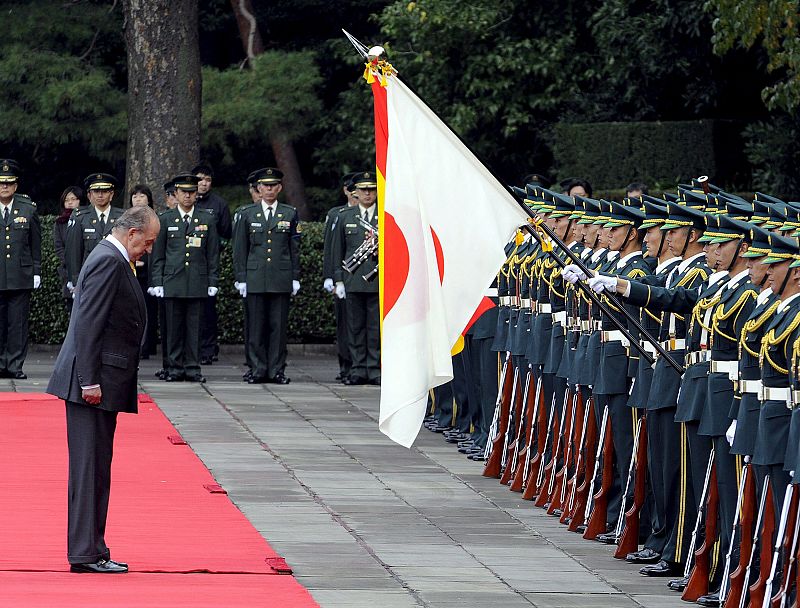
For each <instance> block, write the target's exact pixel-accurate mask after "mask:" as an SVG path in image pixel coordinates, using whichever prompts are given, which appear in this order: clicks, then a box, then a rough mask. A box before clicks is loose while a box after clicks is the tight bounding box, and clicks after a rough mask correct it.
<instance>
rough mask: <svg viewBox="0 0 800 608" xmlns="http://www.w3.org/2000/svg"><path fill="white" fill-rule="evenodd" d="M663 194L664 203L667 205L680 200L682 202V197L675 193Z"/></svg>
mask: <svg viewBox="0 0 800 608" xmlns="http://www.w3.org/2000/svg"><path fill="white" fill-rule="evenodd" d="M661 194H662V196H663V197H664V202H666V203H677V202H678V200H680V197H679V196H678V195H677V194H675V193H674V192H662V193H661Z"/></svg>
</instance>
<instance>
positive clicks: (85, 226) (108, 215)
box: [64, 205, 123, 285]
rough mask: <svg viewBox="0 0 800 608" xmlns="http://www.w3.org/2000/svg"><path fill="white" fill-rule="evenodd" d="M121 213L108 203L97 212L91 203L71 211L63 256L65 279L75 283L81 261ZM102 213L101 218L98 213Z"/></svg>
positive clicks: (81, 265)
mask: <svg viewBox="0 0 800 608" xmlns="http://www.w3.org/2000/svg"><path fill="white" fill-rule="evenodd" d="M122 213H123V211H122V209H120V208H119V207H114V206H112V205H109V206H108V207H107V208H106V209H105V210H104V211H102V212H99V211H98V210H97V208H96V207H94V206H93V205H88V206H86V207H80V208H78V209H75V211H73V212H72V217H70V219H69V228H67V243H66V247H65V248H64V256H65V258H66V262H67V280H68V281H69V282H70V283H72V284H73V285H74V284H75V281H77V279H78V275H79V274H80V272H81V268H83V263H84V262H85V261H86V258H87V257H89V254H90V253H91V252H92V251H93V250H94V248H95V247H97V244H98V243H99V242H100V241H102V240H103V239H104V238H106V237H107V236H108V235H109V234H111V229H112V228H114V222H116V221H117V219H118V218H119V216H121V215H122ZM101 214H102V215H103V217H102V219H101V217H100V215H101Z"/></svg>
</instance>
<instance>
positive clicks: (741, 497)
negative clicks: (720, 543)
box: [719, 464, 750, 605]
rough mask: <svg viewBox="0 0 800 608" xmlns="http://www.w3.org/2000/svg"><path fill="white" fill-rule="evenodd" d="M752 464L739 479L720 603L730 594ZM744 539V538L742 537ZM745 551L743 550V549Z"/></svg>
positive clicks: (720, 589) (747, 465) (743, 471)
mask: <svg viewBox="0 0 800 608" xmlns="http://www.w3.org/2000/svg"><path fill="white" fill-rule="evenodd" d="M749 472H750V465H749V464H745V466H744V468H743V469H742V478H741V479H740V480H739V492H738V494H737V496H736V511H735V512H734V514H733V529H732V530H731V542H730V543H729V544H728V552H727V553H726V554H725V568H724V569H723V571H722V584H721V585H720V588H719V603H720V605H723V604H724V603H725V598H726V597H727V596H728V588H729V587H728V577H730V574H731V562H732V560H733V547H734V546H735V545H736V542H735V541H736V528H737V527H738V525H739V514H740V513H741V511H742V508H743V506H744V496H745V487H746V486H747V482H748V473H749ZM742 540H744V539H743V538H742ZM742 553H743V551H742Z"/></svg>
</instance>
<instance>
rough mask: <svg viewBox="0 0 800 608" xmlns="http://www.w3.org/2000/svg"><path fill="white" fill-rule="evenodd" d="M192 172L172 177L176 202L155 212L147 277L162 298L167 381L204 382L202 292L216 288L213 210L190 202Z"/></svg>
mask: <svg viewBox="0 0 800 608" xmlns="http://www.w3.org/2000/svg"><path fill="white" fill-rule="evenodd" d="M198 181H199V179H198V177H197V176H196V175H192V174H188V173H186V174H181V175H178V176H177V177H175V179H174V180H173V185H174V187H175V197H176V198H177V199H178V206H177V207H175V208H174V209H170V210H168V211H165V212H164V213H162V214H161V216H160V217H159V221H160V222H161V231H160V232H159V234H158V238H157V239H156V242H155V244H154V245H153V253H152V256H151V259H152V269H151V276H152V278H151V281H152V283H153V293H154V295H155V296H156V297H159V298H164V308H165V317H166V318H165V320H166V324H165V325H166V326H165V327H164V328H163V330H164V331H166V333H167V361H166V363H167V367H166V371H167V374H166V377H165V378H164V379H165V380H166V381H167V382H176V381H180V380H188V381H190V382H205V378H204V377H203V376H202V375H201V373H200V318H201V315H202V313H203V306H204V305H205V300H206V298H207V297H213V296H215V295H216V294H217V291H218V282H217V281H218V274H217V269H218V266H219V236H218V235H217V223H216V218H215V216H214V214H213V213H211V212H209V211H208V210H206V209H200V208H197V207H195V205H194V203H195V200H196V198H197V182H198Z"/></svg>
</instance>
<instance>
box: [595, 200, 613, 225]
mask: <svg viewBox="0 0 800 608" xmlns="http://www.w3.org/2000/svg"><path fill="white" fill-rule="evenodd" d="M597 204H598V206H599V207H600V211H599V212H598V214H597V217H596V218H595V220H594V223H595V224H598V225H599V226H605V225H606V224H607V223H608V221H609V219H610V218H611V203H610V202H609V201H607V200H604V199H600V200H599V201H597Z"/></svg>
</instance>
